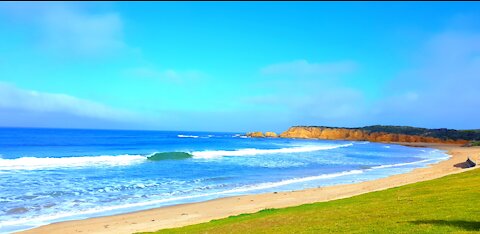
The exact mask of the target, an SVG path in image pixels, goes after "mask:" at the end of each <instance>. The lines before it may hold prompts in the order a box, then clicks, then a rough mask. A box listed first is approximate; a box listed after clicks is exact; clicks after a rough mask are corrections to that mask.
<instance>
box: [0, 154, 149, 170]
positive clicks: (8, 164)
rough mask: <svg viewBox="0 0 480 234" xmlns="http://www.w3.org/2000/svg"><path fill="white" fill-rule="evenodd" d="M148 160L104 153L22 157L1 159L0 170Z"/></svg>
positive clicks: (124, 163)
mask: <svg viewBox="0 0 480 234" xmlns="http://www.w3.org/2000/svg"><path fill="white" fill-rule="evenodd" d="M145 160H146V157H145V156H142V155H128V154H125V155H117V156H112V155H102V156H85V157H63V158H36V157H22V158H16V159H0V170H38V169H51V168H59V167H61V168H72V167H87V166H88V167H91V166H125V165H131V164H134V163H140V162H143V161H145Z"/></svg>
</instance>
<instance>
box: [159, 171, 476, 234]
mask: <svg viewBox="0 0 480 234" xmlns="http://www.w3.org/2000/svg"><path fill="white" fill-rule="evenodd" d="M332 232H335V233H338V232H340V233H435V234H437V233H452V232H453V233H480V169H477V170H472V171H468V172H464V173H460V174H456V175H450V176H446V177H443V178H440V179H436V180H431V181H426V182H420V183H416V184H411V185H406V186H401V187H397V188H393V189H388V190H385V191H379V192H372V193H367V194H364V195H359V196H355V197H351V198H346V199H341V200H336V201H330V202H319V203H314V204H308V205H302V206H297V207H291V208H285V209H269V210H263V211H260V212H257V213H254V214H243V215H238V216H232V217H228V218H225V219H220V220H214V221H211V222H208V223H202V224H197V225H191V226H186V227H182V228H175V229H165V230H160V231H158V232H155V233H242V234H245V233H332Z"/></svg>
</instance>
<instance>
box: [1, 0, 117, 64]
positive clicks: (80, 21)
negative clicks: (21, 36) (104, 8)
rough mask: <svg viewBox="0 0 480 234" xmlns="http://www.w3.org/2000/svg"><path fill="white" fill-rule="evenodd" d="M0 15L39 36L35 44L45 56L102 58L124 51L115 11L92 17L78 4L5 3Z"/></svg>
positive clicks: (94, 14)
mask: <svg viewBox="0 0 480 234" xmlns="http://www.w3.org/2000/svg"><path fill="white" fill-rule="evenodd" d="M2 8H3V10H2V12H3V13H5V14H8V15H10V16H11V18H13V19H14V22H23V23H27V24H28V25H30V26H31V27H32V28H30V29H31V32H36V33H38V39H37V41H36V42H37V44H38V45H39V46H40V48H41V49H43V50H44V52H52V53H55V54H59V55H62V56H72V55H74V56H104V55H110V54H113V53H116V52H118V51H119V50H121V49H124V48H126V47H127V46H126V43H125V42H124V40H123V22H122V19H121V16H120V15H119V13H117V12H114V11H109V12H101V13H100V12H97V13H91V12H89V11H87V10H85V9H84V8H83V7H82V5H81V4H78V3H65V2H50V3H44V4H32V3H6V4H3V5H2Z"/></svg>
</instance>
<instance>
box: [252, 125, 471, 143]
mask: <svg viewBox="0 0 480 234" xmlns="http://www.w3.org/2000/svg"><path fill="white" fill-rule="evenodd" d="M246 135H247V136H249V137H277V134H275V133H274V132H266V133H265V134H263V133H262V132H252V133H247V134H246ZM278 137H283V138H304V139H325V140H352V141H372V142H406V143H444V144H445V143H446V144H467V143H469V142H473V141H478V140H480V130H453V129H444V128H442V129H427V128H415V127H406V126H382V125H374V126H367V127H362V128H337V127H324V126H295V127H291V128H289V129H288V130H287V131H285V132H283V133H281V134H280V135H279V136H278Z"/></svg>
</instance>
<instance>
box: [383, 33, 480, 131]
mask: <svg viewBox="0 0 480 234" xmlns="http://www.w3.org/2000/svg"><path fill="white" fill-rule="evenodd" d="M417 53H418V54H415V57H416V58H417V60H416V61H417V63H416V64H414V66H413V68H412V69H410V70H408V71H405V72H403V73H402V74H400V75H399V76H398V77H397V78H396V79H394V80H393V81H392V83H391V84H390V87H389V89H387V91H388V92H389V93H390V94H391V95H390V96H389V97H388V98H386V99H385V100H383V101H381V102H379V103H378V106H377V114H378V115H379V119H384V120H385V119H386V120H389V121H390V122H392V123H397V124H407V125H417V126H425V127H451V128H479V127H480V126H479V125H478V116H480V104H479V102H478V100H479V94H480V34H479V33H475V32H471V31H470V32H469V31H455V30H449V31H445V32H442V33H439V34H436V35H433V36H432V37H431V38H430V39H429V40H427V42H426V43H425V44H424V45H423V47H422V48H420V49H418V50H417Z"/></svg>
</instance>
